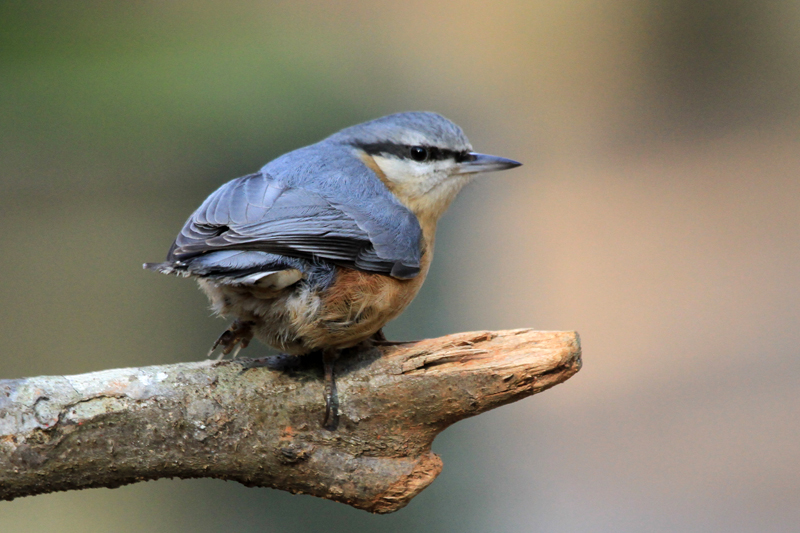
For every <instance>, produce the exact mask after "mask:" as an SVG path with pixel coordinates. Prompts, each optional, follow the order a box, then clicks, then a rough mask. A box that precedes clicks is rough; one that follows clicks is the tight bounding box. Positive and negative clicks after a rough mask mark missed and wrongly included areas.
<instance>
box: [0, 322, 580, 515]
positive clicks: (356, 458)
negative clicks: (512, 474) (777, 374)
mask: <svg viewBox="0 0 800 533" xmlns="http://www.w3.org/2000/svg"><path fill="white" fill-rule="evenodd" d="M580 355H581V351H580V344H579V340H578V336H577V334H576V333H574V332H542V331H531V330H513V331H497V332H473V333H459V334H455V335H449V336H446V337H441V338H438V339H430V340H424V341H420V342H415V343H407V344H400V345H395V346H379V347H374V348H362V349H360V350H354V351H353V353H350V354H347V355H346V356H343V357H342V359H340V360H339V362H338V363H337V366H336V373H337V385H338V399H339V413H340V422H339V426H338V428H337V429H336V430H335V431H326V430H324V429H322V427H321V421H322V417H323V411H324V409H325V403H324V400H323V380H322V363H321V361H320V360H319V359H316V358H314V357H306V358H289V357H285V356H284V357H281V356H276V357H272V358H267V359H265V360H262V361H261V365H262V366H259V367H255V368H249V369H248V368H247V367H248V366H252V363H250V362H251V361H252V360H248V359H240V360H236V361H219V362H217V361H213V362H212V361H204V362H199V363H183V364H176V365H165V366H151V367H144V368H124V369H116V370H106V371H102V372H93V373H90V374H83V375H77V376H45V377H36V378H28V379H17V380H3V381H0V499H4V500H11V499H14V498H17V497H20V496H28V495H33V494H42V493H47V492H54V491H60V490H72V489H82V488H88V487H118V486H120V485H124V484H127V483H134V482H136V481H143V480H149V479H157V478H163V477H180V478H197V477H214V478H220V479H229V480H236V481H239V482H241V483H243V484H245V485H248V486H267V487H273V488H278V489H283V490H288V491H291V492H294V493H306V494H313V495H315V496H320V497H323V498H329V499H332V500H337V501H340V502H344V503H347V504H350V505H352V506H354V507H358V508H360V509H365V510H367V511H371V512H376V513H388V512H392V511H396V510H397V509H400V508H402V507H404V506H405V505H406V504H407V503H408V502H409V501H410V500H411V498H413V497H414V496H415V495H417V494H418V493H419V492H420V491H421V490H422V489H424V488H425V487H426V486H428V485H429V484H430V483H431V482H432V481H433V479H434V478H435V477H436V476H437V475H438V474H439V472H440V471H441V468H442V462H441V460H440V459H439V457H438V456H436V455H435V454H433V453H432V452H431V443H432V442H433V439H434V438H435V437H436V435H437V434H438V433H439V432H441V431H442V430H443V429H445V428H446V427H447V426H449V425H450V424H453V423H454V422H457V421H458V420H461V419H463V418H467V417H470V416H474V415H477V414H479V413H482V412H484V411H487V410H489V409H493V408H495V407H498V406H500V405H503V404H507V403H510V402H513V401H516V400H519V399H521V398H524V397H526V396H530V395H531V394H536V393H537V392H541V391H543V390H545V389H547V388H549V387H552V386H553V385H556V384H558V383H561V382H562V381H564V380H566V379H567V378H569V377H570V376H572V375H573V374H574V373H575V372H577V371H578V370H579V369H580V366H581V358H580Z"/></svg>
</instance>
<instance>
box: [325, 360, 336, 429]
mask: <svg viewBox="0 0 800 533" xmlns="http://www.w3.org/2000/svg"><path fill="white" fill-rule="evenodd" d="M337 359H339V350H324V351H323V352H322V362H323V364H324V365H325V418H324V419H323V420H322V427H323V428H325V429H327V430H328V431H334V430H335V429H336V427H337V426H338V425H339V396H338V395H337V394H336V376H335V375H334V372H333V370H334V369H333V367H334V365H335V364H336V360H337Z"/></svg>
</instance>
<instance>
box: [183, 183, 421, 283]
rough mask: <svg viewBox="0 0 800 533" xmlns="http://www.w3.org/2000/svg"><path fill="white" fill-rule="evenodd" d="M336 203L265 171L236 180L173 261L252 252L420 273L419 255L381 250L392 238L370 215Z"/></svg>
mask: <svg viewBox="0 0 800 533" xmlns="http://www.w3.org/2000/svg"><path fill="white" fill-rule="evenodd" d="M335 203H336V202H335V201H331V200H330V199H328V198H326V197H325V195H324V192H315V191H312V190H309V189H308V188H304V187H300V186H297V185H293V184H287V183H286V182H284V181H279V180H277V179H275V178H273V177H272V176H271V175H269V174H266V173H265V172H259V173H256V174H251V175H249V176H244V177H241V178H238V179H235V180H233V181H230V182H228V183H226V184H225V185H223V186H222V187H220V188H219V189H218V190H217V191H216V192H214V193H213V194H211V196H209V197H208V198H207V199H206V201H205V202H203V204H202V205H201V206H200V207H199V208H198V209H197V211H195V212H194V214H192V216H191V217H190V218H189V220H188V221H187V222H186V224H185V225H184V227H183V229H182V230H181V232H180V234H179V235H178V237H177V238H176V239H175V243H174V244H173V245H172V248H171V249H170V251H169V254H168V256H167V260H168V261H179V262H185V261H187V260H190V259H191V258H195V257H198V256H201V255H203V254H208V253H209V252H215V251H222V250H250V251H260V252H267V253H270V254H278V255H284V256H287V257H299V258H304V259H323V260H327V261H329V262H332V263H336V264H340V265H344V266H349V267H351V268H357V269H359V270H366V271H371V272H379V273H384V274H391V275H393V276H395V277H399V278H410V277H414V276H415V275H416V274H417V273H418V272H419V264H418V257H417V258H414V257H411V258H408V257H392V254H391V253H389V254H387V253H385V252H384V253H382V254H381V253H378V252H376V250H375V246H374V242H373V239H375V238H376V237H377V238H383V239H385V238H386V236H385V235H371V234H370V227H369V224H368V223H364V221H359V220H358V219H359V218H360V217H361V216H363V217H364V218H365V220H367V222H369V221H370V219H369V216H368V213H367V214H362V213H361V212H360V211H359V209H358V206H352V205H348V207H347V209H346V211H348V212H347V213H346V212H345V209H342V208H341V207H338V206H336V205H335ZM354 210H355V212H354ZM359 222H361V223H359ZM372 233H373V234H374V233H375V231H373V232H372ZM390 252H391V250H390ZM242 257H243V256H242ZM409 263H410V264H409ZM415 263H416V264H415Z"/></svg>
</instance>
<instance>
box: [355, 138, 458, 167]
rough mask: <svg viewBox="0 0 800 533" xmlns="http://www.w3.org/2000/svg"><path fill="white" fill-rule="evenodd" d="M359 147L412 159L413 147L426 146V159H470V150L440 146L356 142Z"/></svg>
mask: <svg viewBox="0 0 800 533" xmlns="http://www.w3.org/2000/svg"><path fill="white" fill-rule="evenodd" d="M354 146H356V147H357V148H361V149H362V150H364V151H365V152H366V153H368V154H369V155H379V154H384V155H392V156H395V157H397V158H398V159H411V158H412V157H411V149H412V148H416V147H419V148H424V149H425V150H426V151H427V152H428V157H427V158H426V161H443V160H445V159H455V160H456V162H459V163H460V162H462V161H466V160H468V159H469V152H468V151H466V150H464V151H461V152H459V151H456V150H449V149H447V148H439V147H438V146H424V145H421V146H417V145H408V144H396V143H369V144H355V145H354Z"/></svg>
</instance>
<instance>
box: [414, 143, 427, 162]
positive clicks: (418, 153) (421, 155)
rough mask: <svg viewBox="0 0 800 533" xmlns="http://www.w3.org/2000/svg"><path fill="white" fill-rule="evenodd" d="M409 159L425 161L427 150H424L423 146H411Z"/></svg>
mask: <svg viewBox="0 0 800 533" xmlns="http://www.w3.org/2000/svg"><path fill="white" fill-rule="evenodd" d="M411 159H413V160H414V161H419V162H422V161H425V160H426V159H428V150H426V149H425V148H424V147H423V146H412V147H411Z"/></svg>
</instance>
